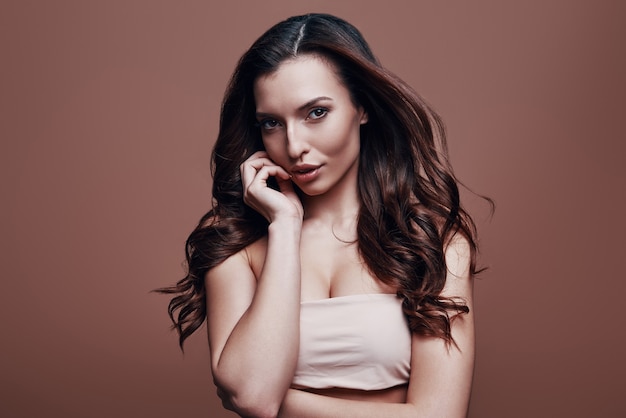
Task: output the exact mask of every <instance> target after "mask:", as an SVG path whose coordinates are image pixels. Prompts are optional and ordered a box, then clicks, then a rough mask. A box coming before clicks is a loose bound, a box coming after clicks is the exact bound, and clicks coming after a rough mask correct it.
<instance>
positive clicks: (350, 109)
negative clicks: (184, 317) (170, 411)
mask: <svg viewBox="0 0 626 418" xmlns="http://www.w3.org/2000/svg"><path fill="white" fill-rule="evenodd" d="M254 95H255V100H256V106H257V120H258V122H259V125H260V127H261V132H262V137H263V144H264V146H265V149H266V151H260V152H257V153H255V154H253V155H252V156H251V157H250V158H249V159H248V160H247V161H246V162H244V164H242V166H241V174H242V182H243V185H244V200H245V202H246V204H248V205H249V206H251V207H252V208H254V209H255V210H257V211H258V212H259V213H261V214H262V215H263V216H264V217H265V218H266V219H267V220H268V221H269V222H270V225H269V230H268V235H267V237H265V238H263V239H261V240H259V241H257V242H255V243H254V244H252V245H250V246H249V247H248V248H246V249H245V250H243V251H241V252H240V253H237V254H235V255H233V256H231V257H230V258H229V259H227V260H226V261H225V262H224V263H222V264H221V265H219V266H217V267H215V268H214V269H212V270H211V271H209V273H208V274H207V278H206V286H207V309H208V311H209V312H210V315H208V333H209V344H210V352H211V365H212V370H213V376H214V380H215V383H216V385H217V387H218V394H219V395H220V397H221V399H222V401H223V403H224V406H225V407H226V408H228V409H231V410H233V411H235V412H237V413H239V414H240V415H241V416H258V417H274V416H277V415H278V416H281V417H303V418H306V417H337V416H341V417H353V416H354V417H369V416H371V417H380V416H394V417H404V416H407V417H408V416H411V417H431V416H432V417H461V416H465V415H466V411H467V405H468V402H469V395H470V388H471V380H472V370H473V362H474V325H473V316H472V315H473V313H472V312H473V306H472V281H471V279H470V274H469V247H468V245H467V242H466V241H465V240H464V239H463V238H460V237H456V238H455V239H453V240H452V241H451V242H450V243H449V244H448V247H447V250H446V261H447V264H448V268H449V275H448V280H447V284H446V287H445V289H444V292H443V293H444V294H446V295H453V296H458V297H462V298H464V299H465V301H466V302H467V305H468V306H469V307H470V314H469V315H464V316H462V317H458V318H457V319H455V320H454V321H453V322H452V334H453V337H454V339H455V342H456V344H457V345H458V346H457V347H454V346H450V347H448V346H446V345H445V343H444V342H443V341H442V340H441V339H436V338H426V337H420V336H413V340H412V356H411V375H410V382H409V384H408V385H407V386H400V387H396V388H391V389H389V390H385V391H375V392H366V391H354V390H352V391H349V390H342V389H327V390H321V391H315V392H313V391H310V392H307V391H302V390H295V389H290V383H291V381H292V378H293V374H294V371H295V367H296V362H297V355H298V349H299V347H298V344H299V310H300V302H301V301H304V300H314V299H322V298H328V297H337V296H348V295H354V294H361V293H394V290H393V289H391V288H388V287H386V286H385V285H384V284H382V283H381V282H380V281H378V280H377V279H376V278H375V277H372V276H371V275H370V274H369V272H368V271H367V269H366V268H365V266H364V265H363V263H362V260H361V259H360V257H359V254H358V249H357V246H356V244H355V243H354V240H355V238H356V215H357V213H358V209H359V205H360V203H359V198H358V193H357V172H358V156H359V141H360V139H359V128H360V125H361V124H364V123H367V114H366V113H365V112H364V110H363V109H362V108H361V107H360V106H358V105H357V104H355V103H353V101H352V100H351V97H350V94H349V92H348V90H347V89H346V88H345V86H343V84H342V83H341V81H340V80H339V79H338V77H337V76H336V71H335V68H334V67H333V65H332V64H330V63H328V62H327V61H325V60H323V59H321V58H319V57H316V56H300V57H298V58H294V59H292V60H288V61H285V62H284V63H282V64H281V65H280V66H279V68H278V69H277V70H276V71H275V72H273V73H271V74H269V75H267V76H264V77H261V78H259V79H258V80H257V81H256V83H255V88H254ZM269 177H274V178H276V180H277V182H278V184H279V188H280V190H279V191H276V190H273V189H271V188H269V187H267V180H268V179H269ZM293 183H295V184H297V185H298V187H299V188H300V189H301V190H302V192H303V193H302V199H300V198H299V197H298V196H297V195H296V193H295V192H294V189H293ZM319 260H324V262H323V263H320V262H319Z"/></svg>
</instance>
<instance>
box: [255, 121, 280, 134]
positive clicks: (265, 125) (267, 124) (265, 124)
mask: <svg viewBox="0 0 626 418" xmlns="http://www.w3.org/2000/svg"><path fill="white" fill-rule="evenodd" d="M278 125H279V123H278V121H277V120H276V119H264V120H262V121H261V122H259V126H260V127H261V128H262V129H264V130H266V131H271V130H272V129H274V128H276V127H278Z"/></svg>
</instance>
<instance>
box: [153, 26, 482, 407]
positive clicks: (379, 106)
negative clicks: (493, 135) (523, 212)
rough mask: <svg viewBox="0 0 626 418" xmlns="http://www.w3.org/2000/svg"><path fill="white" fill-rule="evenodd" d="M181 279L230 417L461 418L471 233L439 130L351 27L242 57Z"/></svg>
mask: <svg viewBox="0 0 626 418" xmlns="http://www.w3.org/2000/svg"><path fill="white" fill-rule="evenodd" d="M212 164H213V165H212V168H213V174H214V180H213V197H214V206H213V208H212V209H211V210H210V211H209V212H208V213H207V214H206V215H205V216H204V217H203V218H202V219H201V221H200V223H199V225H198V226H197V228H196V229H195V230H194V231H193V232H192V234H191V235H190V237H189V239H188V241H187V262H188V274H187V276H186V277H185V278H183V279H182V280H181V281H179V282H178V283H177V284H176V285H175V286H172V287H170V288H167V289H161V291H164V292H167V293H173V294H175V296H174V298H173V299H172V301H171V302H170V305H169V312H170V316H171V317H172V321H173V322H174V325H175V327H176V329H177V330H178V332H179V334H180V344H181V346H182V344H183V342H184V340H185V339H186V338H187V337H188V336H189V335H191V334H192V333H193V332H194V331H196V330H197V329H198V328H199V327H200V326H201V325H202V323H203V322H204V320H205V319H208V321H207V323H208V334H209V345H210V353H211V366H212V372H213V377H214V381H215V384H216V385H217V388H218V393H219V395H220V397H221V399H222V400H223V403H224V406H225V407H226V408H228V409H231V410H233V411H235V412H237V413H238V414H240V415H241V416H246V417H247V416H253V417H274V416H277V415H278V416H283V417H330V416H332V417H336V416H341V417H405V416H406V417H409V416H410V417H444V416H445V417H461V416H465V415H466V413H467V408H468V403H469V397H470V389H471V382H472V371H473V365H474V324H473V309H472V276H473V275H474V274H475V261H474V260H475V254H476V237H475V229H474V224H473V222H472V220H471V218H470V217H469V216H468V214H467V213H466V212H465V211H464V210H463V209H462V207H461V205H460V202H459V193H458V188H457V181H456V179H455V177H454V175H453V172H452V169H451V167H450V164H449V163H448V160H447V151H446V143H445V138H444V134H443V128H442V124H441V122H440V119H439V118H438V116H437V115H436V114H435V113H434V112H433V111H432V110H430V109H429V107H428V106H427V105H426V104H425V103H424V102H423V101H422V100H421V99H420V97H419V96H418V95H417V94H416V93H415V92H413V90H412V89H411V88H410V87H408V86H407V85H406V84H405V83H404V82H403V81H401V80H400V79H398V78H397V77H395V76H394V75H392V74H391V73H390V72H388V71H387V70H385V69H384V68H383V67H381V65H380V64H379V63H378V61H377V60H376V58H375V57H374V56H373V54H372V52H371V51H370V49H369V47H368V45H367V43H366V42H365V40H364V39H363V37H362V36H361V34H360V33H359V31H358V30H357V29H356V28H354V27H353V26H352V25H350V24H349V23H347V22H345V21H343V20H341V19H339V18H337V17H334V16H330V15H325V14H308V15H304V16H295V17H292V18H289V19H287V20H285V21H283V22H280V23H278V24H277V25H276V26H274V27H272V28H271V29H270V30H268V31H267V32H266V33H265V34H264V35H262V36H261V37H260V38H259V39H258V40H257V41H256V42H255V43H254V44H253V45H252V47H251V48H250V49H249V50H248V51H247V52H246V53H245V54H244V55H243V57H242V58H241V60H240V61H239V63H238V65H237V68H236V70H235V72H234V74H233V76H232V79H231V81H230V84H229V86H228V89H227V92H226V95H225V98H224V102H223V106H222V113H221V119H220V130H219V135H218V138H217V142H216V144H215V148H214V152H213V160H212Z"/></svg>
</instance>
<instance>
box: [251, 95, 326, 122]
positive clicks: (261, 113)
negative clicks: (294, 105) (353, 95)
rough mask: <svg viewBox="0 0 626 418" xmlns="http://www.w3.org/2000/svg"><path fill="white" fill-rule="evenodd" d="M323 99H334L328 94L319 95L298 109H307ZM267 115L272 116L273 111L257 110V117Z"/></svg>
mask: <svg viewBox="0 0 626 418" xmlns="http://www.w3.org/2000/svg"><path fill="white" fill-rule="evenodd" d="M323 100H330V101H332V100H333V99H331V98H330V97H328V96H319V97H316V98H314V99H311V100H309V101H308V102H306V103H305V104H303V105H302V106H300V107H298V111H302V110H305V109H306V108H307V107H311V106H313V105H314V104H315V103H317V102H321V101H323ZM267 116H272V114H271V113H264V112H256V117H257V118H259V117H267Z"/></svg>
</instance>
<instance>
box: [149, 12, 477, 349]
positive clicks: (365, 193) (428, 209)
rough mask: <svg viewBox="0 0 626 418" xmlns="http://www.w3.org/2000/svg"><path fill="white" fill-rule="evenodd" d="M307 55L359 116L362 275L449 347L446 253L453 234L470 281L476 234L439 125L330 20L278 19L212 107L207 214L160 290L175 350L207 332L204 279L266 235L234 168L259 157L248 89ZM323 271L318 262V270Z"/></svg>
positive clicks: (346, 28)
mask: <svg viewBox="0 0 626 418" xmlns="http://www.w3.org/2000/svg"><path fill="white" fill-rule="evenodd" d="M306 54H309V55H315V56H317V57H320V58H322V59H324V60H327V61H328V62H329V63H332V64H333V67H334V68H335V69H336V71H337V73H338V74H337V76H338V77H339V80H340V81H341V82H342V83H343V85H344V86H345V87H346V88H347V89H348V90H349V92H350V95H351V98H352V100H353V102H354V103H355V104H356V105H358V106H362V107H363V109H364V110H365V111H366V112H367V115H368V122H367V123H366V124H363V125H361V132H360V134H361V137H360V141H361V151H360V161H359V171H358V193H359V197H360V204H361V206H360V210H359V214H358V221H357V241H358V248H359V253H360V255H361V257H362V259H363V261H364V262H365V264H366V266H367V267H368V269H369V270H370V272H371V273H372V274H373V275H374V276H375V277H377V278H378V279H379V280H381V281H382V282H384V283H386V284H388V285H391V286H392V287H393V288H394V289H395V290H396V292H397V295H398V296H399V297H401V298H402V300H403V311H404V314H405V315H406V317H407V318H408V323H409V327H410V329H411V331H412V332H415V333H417V334H420V335H425V336H435V337H440V338H443V339H444V340H445V341H446V342H447V343H453V339H452V335H451V321H452V320H454V318H455V317H456V316H457V315H459V314H463V313H467V312H469V308H468V307H467V305H466V304H465V302H464V301H463V300H461V299H457V298H449V297H444V296H442V295H441V291H442V289H443V287H444V285H445V282H446V273H447V267H446V261H445V256H444V253H445V249H446V245H447V244H449V242H450V241H451V239H452V238H453V237H454V236H455V235H457V234H458V235H460V236H462V237H464V238H465V239H466V240H467V242H468V243H469V250H470V256H471V259H470V273H471V274H472V275H473V274H475V273H476V262H475V259H476V251H477V247H476V230H475V225H474V222H473V221H472V219H471V217H470V216H469V215H468V213H467V212H466V211H465V210H464V209H463V208H462V206H461V203H460V198H459V186H458V185H459V182H458V181H457V179H456V177H455V176H454V173H453V170H452V167H451V165H450V163H449V160H448V152H447V145H446V139H445V132H444V126H443V123H442V121H441V119H440V118H439V116H438V115H437V114H436V113H435V112H434V111H433V110H432V109H431V108H430V107H429V106H428V105H427V103H426V102H425V101H424V100H423V99H422V98H421V97H420V96H419V95H418V94H417V93H416V92H415V91H414V90H413V89H412V88H411V87H409V86H408V85H407V84H406V83H405V82H404V81H402V80H401V79H399V78H398V77H397V76H395V75H394V74H392V73H391V72H390V71H388V70H386V69H385V68H384V67H382V66H381V64H380V63H379V62H378V60H377V59H376V57H375V56H374V54H373V53H372V51H371V50H370V47H369V46H368V44H367V43H366V41H365V40H364V38H363V36H362V35H361V33H360V32H359V31H358V30H357V29H356V28H355V27H354V26H352V25H351V24H349V23H348V22H346V21H344V20H343V19H340V18H338V17H335V16H332V15H328V14H318V13H316V14H307V15H302V16H294V17H291V18H289V19H286V20H284V21H282V22H280V23H278V24H276V25H275V26H273V27H272V28H270V29H269V30H268V31H267V32H265V33H264V34H263V35H262V36H261V37H260V38H259V39H258V40H256V41H255V42H254V44H253V45H252V46H251V47H250V49H249V50H248V51H247V52H245V53H244V55H243V56H242V57H241V58H240V60H239V62H238V64H237V67H236V68H235V71H234V73H233V75H232V77H231V79H230V82H229V84H228V87H227V89H226V93H225V96H224V100H223V102H222V107H221V115H220V126H219V133H218V136H217V141H216V143H215V147H214V149H213V153H212V157H211V172H212V175H213V206H212V209H211V210H210V211H209V212H208V213H206V214H205V215H204V216H203V217H202V218H201V219H200V221H199V223H198V225H197V226H196V228H195V229H194V230H193V231H192V232H191V234H190V235H189V238H188V239H187V242H186V275H185V276H184V277H183V278H182V279H181V280H179V281H178V282H177V283H176V284H175V285H173V286H170V287H166V288H161V289H158V291H159V292H163V293H168V294H171V295H173V297H172V299H171V301H170V303H169V306H168V312H169V315H170V318H171V320H172V322H173V326H174V328H175V329H176V330H177V331H178V334H179V343H180V346H181V348H182V346H183V343H184V341H185V339H186V338H187V337H189V336H190V335H191V334H192V333H193V332H194V331H196V330H197V329H198V328H199V327H200V326H201V325H202V324H203V322H204V321H205V319H206V315H207V311H206V298H205V296H206V295H205V292H206V289H205V282H204V280H205V276H206V273H207V272H208V271H209V270H210V269H212V268H213V267H215V266H217V265H219V264H220V263H221V262H223V261H224V260H225V259H227V258H228V257H229V256H231V255H233V254H235V253H237V252H238V251H240V250H242V249H243V248H245V247H246V246H248V245H250V244H251V243H253V242H254V241H256V240H258V239H260V238H261V237H263V236H265V235H266V234H267V230H268V223H267V221H266V220H265V218H263V217H262V216H261V215H260V214H258V213H257V212H256V211H254V210H253V209H251V208H250V207H248V206H247V205H245V204H244V201H243V187H242V183H241V176H240V171H239V167H240V165H241V164H242V163H243V162H244V161H245V160H246V159H247V158H248V157H249V156H250V155H252V154H253V153H254V152H256V151H259V150H262V149H264V148H263V143H262V140H261V132H260V128H259V127H258V126H257V124H256V119H255V100H254V94H253V86H254V82H255V80H257V79H258V78H259V77H260V76H263V75H267V74H270V73H272V72H274V71H276V69H277V68H278V66H279V65H280V64H281V63H282V62H284V61H285V60H288V59H292V58H294V57H297V56H301V55H306ZM322 262H323V260H322Z"/></svg>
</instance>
